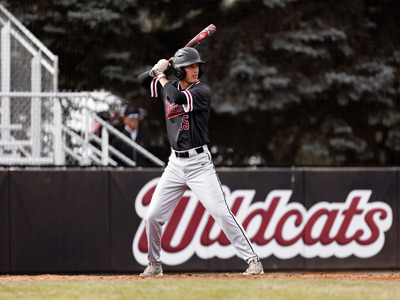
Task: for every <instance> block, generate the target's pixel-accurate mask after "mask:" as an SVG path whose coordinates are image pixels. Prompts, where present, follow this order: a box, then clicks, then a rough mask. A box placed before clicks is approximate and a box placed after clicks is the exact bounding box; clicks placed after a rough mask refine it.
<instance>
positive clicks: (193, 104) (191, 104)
mask: <svg viewBox="0 0 400 300" xmlns="http://www.w3.org/2000/svg"><path fill="white" fill-rule="evenodd" d="M182 93H183V94H184V95H185V97H186V99H187V103H186V104H183V109H184V110H185V112H187V113H188V112H191V111H194V110H202V109H206V108H208V107H209V106H210V102H211V89H210V87H209V86H208V85H206V84H198V85H196V86H194V87H193V88H192V89H189V90H186V91H183V92H182Z"/></svg>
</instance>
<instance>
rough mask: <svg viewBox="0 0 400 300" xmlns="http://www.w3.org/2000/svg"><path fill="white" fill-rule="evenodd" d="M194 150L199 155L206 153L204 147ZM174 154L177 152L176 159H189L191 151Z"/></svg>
mask: <svg viewBox="0 0 400 300" xmlns="http://www.w3.org/2000/svg"><path fill="white" fill-rule="evenodd" d="M194 150H195V151H196V152H197V154H200V153H203V152H204V149H203V147H199V148H196V149H194ZM174 152H175V155H176V157H180V158H188V157H189V151H185V152H177V151H174Z"/></svg>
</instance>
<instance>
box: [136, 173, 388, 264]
mask: <svg viewBox="0 0 400 300" xmlns="http://www.w3.org/2000/svg"><path fill="white" fill-rule="evenodd" d="M158 180H159V178H155V179H153V180H151V181H149V182H148V183H147V184H146V185H145V186H144V187H143V188H142V190H141V191H140V192H139V194H138V195H137V197H136V201H135V209H136V213H137V214H138V216H139V217H141V218H143V220H142V222H141V224H140V226H139V228H138V229H137V231H136V234H135V237H134V240H133V244H132V250H133V255H134V257H135V259H136V260H137V262H139V263H140V264H143V265H146V264H147V237H146V233H145V222H144V218H145V216H146V212H147V208H148V206H149V204H150V200H151V196H152V194H153V193H154V190H155V188H156V185H157V182H158ZM223 189H224V193H225V196H226V199H227V202H228V204H229V206H230V207H231V210H232V213H234V214H235V215H236V218H237V219H238V221H239V222H240V223H241V224H242V225H243V228H244V229H245V230H246V232H247V233H248V236H249V238H250V239H251V241H252V242H253V247H254V249H255V252H256V253H258V254H259V256H260V258H266V257H269V256H271V255H274V256H276V257H277V258H279V259H290V258H293V257H296V256H297V255H300V256H302V257H304V258H314V257H320V258H328V257H332V256H335V257H337V258H346V257H350V256H352V255H354V256H356V257H358V258H369V257H373V256H374V255H376V254H378V253H379V252H380V251H381V250H382V248H383V246H384V244H385V232H387V231H388V230H389V229H390V228H391V226H392V224H393V212H392V209H391V207H390V206H389V205H388V204H387V203H385V202H381V201H374V202H370V201H369V200H370V198H371V194H372V190H358V189H355V190H352V191H350V192H349V194H348V195H347V197H346V198H345V199H340V200H341V201H340V200H339V202H317V203H316V204H314V205H313V206H312V207H310V208H308V209H307V208H306V207H305V206H304V205H303V204H302V203H298V202H291V201H289V200H290V198H291V196H292V191H291V190H272V191H269V192H268V193H267V194H266V198H265V200H264V201H257V202H254V203H253V198H254V195H255V194H256V191H255V190H253V189H248V190H236V191H231V190H230V189H229V188H228V187H227V186H223ZM162 250H163V253H162V256H163V261H164V263H166V264H169V265H178V264H182V263H185V262H186V261H188V260H189V259H190V258H191V257H193V256H194V255H197V256H198V257H200V258H202V259H210V258H213V257H218V258H220V259H228V258H231V257H233V256H235V255H238V254H237V252H236V250H235V248H234V247H233V246H232V244H231V243H230V242H229V240H228V239H227V238H226V236H225V234H224V233H223V232H222V230H221V228H220V227H219V226H218V225H217V224H215V221H214V219H213V218H211V217H210V215H209V214H208V213H207V211H206V210H205V209H204V207H203V206H202V205H201V203H200V202H199V201H198V199H197V197H196V195H195V194H194V193H193V192H192V191H187V192H186V193H185V194H184V196H183V198H182V199H181V201H180V202H179V204H178V206H177V207H176V209H175V211H174V213H173V215H172V217H171V219H170V221H169V222H168V223H166V224H165V225H164V228H163V237H162Z"/></svg>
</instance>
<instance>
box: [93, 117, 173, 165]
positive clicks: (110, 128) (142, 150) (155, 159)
mask: <svg viewBox="0 0 400 300" xmlns="http://www.w3.org/2000/svg"><path fill="white" fill-rule="evenodd" d="M91 117H92V118H93V119H94V120H96V122H99V123H100V125H102V126H104V127H106V128H107V130H108V131H110V132H111V133H112V134H114V135H115V136H117V137H118V138H120V139H121V140H123V141H124V142H125V143H126V144H128V145H129V146H131V147H132V148H134V149H135V150H136V151H137V152H139V153H140V154H142V155H143V156H145V157H146V158H148V159H150V160H151V161H152V162H154V163H155V164H157V165H158V166H160V167H164V166H165V163H164V162H163V161H162V160H160V159H159V158H158V157H156V156H154V155H153V154H152V153H150V152H149V151H147V150H146V149H145V148H143V147H142V146H140V145H139V144H138V143H135V142H134V141H132V140H131V139H129V138H128V137H127V136H125V135H124V134H123V133H121V132H120V131H119V130H117V129H115V128H114V127H113V126H111V125H110V124H108V123H107V122H105V121H104V120H103V119H101V118H99V117H98V116H97V115H96V114H94V113H92V114H91Z"/></svg>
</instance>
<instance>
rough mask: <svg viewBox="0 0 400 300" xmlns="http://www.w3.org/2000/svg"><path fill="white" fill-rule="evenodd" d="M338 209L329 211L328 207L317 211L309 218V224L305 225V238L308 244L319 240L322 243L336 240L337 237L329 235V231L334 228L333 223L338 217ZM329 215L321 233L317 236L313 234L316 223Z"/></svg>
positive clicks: (305, 242) (326, 243) (325, 243)
mask: <svg viewBox="0 0 400 300" xmlns="http://www.w3.org/2000/svg"><path fill="white" fill-rule="evenodd" d="M337 214H338V210H333V211H329V210H327V209H321V210H318V211H316V212H315V213H314V214H313V215H312V216H311V217H310V219H309V220H308V222H307V224H306V225H305V226H304V231H303V240H304V244H306V245H313V244H315V243H317V242H321V244H322V245H328V244H330V243H332V242H333V241H334V239H335V238H331V237H329V233H330V231H331V229H332V226H333V223H334V222H335V219H336V217H337ZM324 215H325V216H327V220H326V221H325V225H324V227H323V229H322V231H321V233H320V235H319V236H318V237H316V238H313V237H312V236H311V232H312V229H313V227H314V225H315V223H316V222H317V221H318V220H319V218H321V217H322V216H324Z"/></svg>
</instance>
